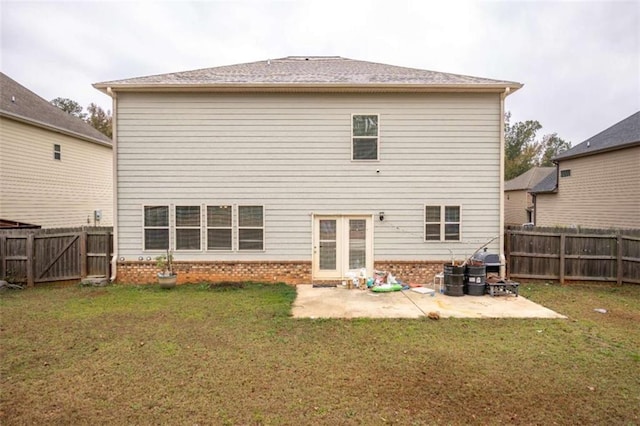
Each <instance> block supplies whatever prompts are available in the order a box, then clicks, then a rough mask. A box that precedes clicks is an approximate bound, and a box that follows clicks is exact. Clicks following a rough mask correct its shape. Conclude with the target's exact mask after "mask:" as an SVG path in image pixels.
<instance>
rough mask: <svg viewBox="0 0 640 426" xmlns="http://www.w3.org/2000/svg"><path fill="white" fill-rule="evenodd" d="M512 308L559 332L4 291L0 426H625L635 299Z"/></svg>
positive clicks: (634, 385) (130, 293)
mask: <svg viewBox="0 0 640 426" xmlns="http://www.w3.org/2000/svg"><path fill="white" fill-rule="evenodd" d="M521 294H522V295H524V296H525V297H528V298H530V299H532V300H534V301H536V302H539V303H542V304H543V305H545V306H547V307H549V308H551V309H554V310H556V311H558V312H560V313H563V314H565V315H567V316H568V317H569V319H567V320H521V319H495V320H488V319H442V320H439V321H432V320H428V319H420V320H407V319H399V320H384V319H376V320H369V319H358V320H312V319H302V320H297V319H292V318H291V317H290V307H291V303H292V302H293V300H294V298H295V289H294V288H291V287H288V286H285V285H259V284H248V285H245V286H244V287H243V288H234V287H218V288H213V289H210V288H209V287H208V286H206V285H193V286H180V287H178V288H176V289H173V290H160V289H158V288H155V287H136V286H112V287H106V288H79V287H67V288H41V289H35V290H25V291H6V292H3V293H2V294H0V313H1V317H0V319H1V327H0V338H1V340H0V344H1V346H0V360H1V363H0V373H1V377H0V424H3V425H11V424H27V423H28V424H118V425H120V424H188V425H195V424H199V425H204V424H290V425H301V424H331V425H334V424H367V425H370V424H373V425H375V424H386V423H396V424H407V425H412V424H498V423H507V424H544V425H546V424H622V425H625V424H628V425H632V424H639V423H640V286H624V287H615V286H609V285H605V284H601V285H574V286H559V285H556V284H554V285H550V284H522V285H521ZM595 308H604V309H607V310H608V312H607V313H606V314H601V313H598V312H595V311H594V309H595Z"/></svg>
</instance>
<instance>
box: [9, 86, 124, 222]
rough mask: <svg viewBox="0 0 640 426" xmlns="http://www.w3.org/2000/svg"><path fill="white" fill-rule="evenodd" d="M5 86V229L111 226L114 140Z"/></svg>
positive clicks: (20, 88)
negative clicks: (112, 141)
mask: <svg viewBox="0 0 640 426" xmlns="http://www.w3.org/2000/svg"><path fill="white" fill-rule="evenodd" d="M0 86H1V87H2V90H1V93H0V219H2V223H3V224H5V225H7V227H24V226H28V225H26V224H29V225H36V226H40V227H43V228H53V227H56V228H57V227H76V226H82V225H85V226H86V225H94V224H95V225H109V226H110V225H111V224H112V219H113V214H112V212H113V172H112V167H113V155H112V154H113V150H112V146H111V139H109V138H108V137H106V136H105V135H103V134H102V133H100V132H98V131H97V130H96V129H94V128H93V127H91V126H90V125H88V124H87V123H85V122H84V121H82V120H81V119H79V118H77V117H74V116H72V115H70V114H68V113H66V112H64V111H63V110H61V109H60V108H58V107H56V106H54V105H52V104H51V103H49V102H47V101H46V100H44V99H42V98H41V97H39V96H38V95H36V94H35V93H33V92H31V91H30V90H28V89H27V88H25V87H23V86H21V85H20V84H19V83H17V82H16V81H14V80H12V79H11V78H9V77H8V76H6V75H5V74H3V73H0ZM96 211H97V212H99V213H98V216H101V218H100V220H96V213H95V212H96ZM12 223H14V225H13V226H11V224H12ZM21 223H22V224H21Z"/></svg>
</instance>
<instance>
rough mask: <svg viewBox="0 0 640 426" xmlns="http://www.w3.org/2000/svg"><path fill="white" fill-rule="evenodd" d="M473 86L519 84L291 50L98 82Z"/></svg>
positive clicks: (108, 84) (114, 84) (123, 84)
mask: <svg viewBox="0 0 640 426" xmlns="http://www.w3.org/2000/svg"><path fill="white" fill-rule="evenodd" d="M224 85H233V86H252V85H262V86H292V87H295V86H308V85H311V86H313V85H317V86H327V85H335V86H371V85H375V86H385V85H386V86H398V85H399V86H403V85H404V86H438V87H440V86H475V87H478V88H482V87H486V88H494V89H498V88H506V87H509V88H510V89H512V90H517V89H519V88H520V87H522V85H521V84H520V83H515V82H512V81H503V80H492V79H488V78H480V77H472V76H466V75H458V74H448V73H442V72H436V71H427V70H420V69H415V68H405V67H398V66H394V65H385V64H380V63H374V62H366V61H358V60H354V59H348V58H342V57H339V56H315V57H314V56H311V57H305V56H288V57H286V58H280V59H270V60H263V61H258V62H250V63H245V64H237V65H228V66H221V67H214V68H204V69H198V70H193V71H183V72H175V73H169V74H159V75H151V76H146V77H137V78H129V79H124V80H114V81H107V82H101V83H96V84H94V87H96V88H98V89H102V90H106V88H107V87H112V88H114V89H117V88H126V87H132V86H136V87H148V88H153V87H158V88H159V87H163V86H174V87H175V86H180V87H188V86H207V87H216V86H224Z"/></svg>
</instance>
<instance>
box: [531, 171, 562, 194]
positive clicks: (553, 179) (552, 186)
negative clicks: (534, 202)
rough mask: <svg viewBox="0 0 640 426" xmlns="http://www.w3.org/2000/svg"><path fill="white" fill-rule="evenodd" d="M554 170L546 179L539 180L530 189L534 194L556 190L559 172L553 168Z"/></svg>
mask: <svg viewBox="0 0 640 426" xmlns="http://www.w3.org/2000/svg"><path fill="white" fill-rule="evenodd" d="M553 169H554V172H553V173H549V174H548V175H547V176H546V177H545V178H544V179H542V180H541V181H540V182H538V184H537V185H535V186H534V187H533V188H531V189H530V190H529V192H531V193H532V194H538V193H540V192H555V190H556V188H557V187H558V173H557V172H556V171H555V167H554V168H553Z"/></svg>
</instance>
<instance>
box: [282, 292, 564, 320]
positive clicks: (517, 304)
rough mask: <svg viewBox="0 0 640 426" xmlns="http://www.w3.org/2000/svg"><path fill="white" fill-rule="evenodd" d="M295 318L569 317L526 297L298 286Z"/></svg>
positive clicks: (294, 310) (294, 308) (294, 305)
mask: <svg viewBox="0 0 640 426" xmlns="http://www.w3.org/2000/svg"><path fill="white" fill-rule="evenodd" d="M296 289H297V296H296V300H295V301H294V303H293V317H294V318H420V317H424V316H426V315H427V314H429V312H438V313H439V314H440V317H441V318H566V317H565V316H564V315H561V314H559V313H557V312H554V311H552V310H550V309H547V308H545V307H544V306H541V305H538V304H537V303H533V302H532V301H530V300H527V299H526V298H524V297H522V296H518V297H515V296H513V295H508V296H505V295H503V296H495V297H491V296H489V295H484V296H468V295H465V296H462V297H453V296H446V295H444V294H440V293H438V292H435V293H434V294H433V295H430V294H420V293H416V292H414V291H411V290H403V291H396V292H391V293H374V292H372V291H369V290H357V289H354V290H348V289H346V288H343V287H330V288H316V287H313V286H311V285H310V284H304V285H298V286H297V287H296Z"/></svg>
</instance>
